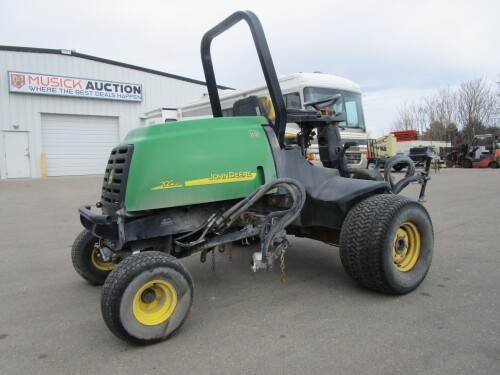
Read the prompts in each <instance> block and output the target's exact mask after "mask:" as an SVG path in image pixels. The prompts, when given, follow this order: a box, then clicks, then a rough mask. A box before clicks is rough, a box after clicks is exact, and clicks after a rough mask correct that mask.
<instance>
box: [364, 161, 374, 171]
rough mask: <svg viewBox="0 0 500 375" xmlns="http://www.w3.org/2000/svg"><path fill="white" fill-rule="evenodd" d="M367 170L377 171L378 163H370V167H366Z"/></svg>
mask: <svg viewBox="0 0 500 375" xmlns="http://www.w3.org/2000/svg"><path fill="white" fill-rule="evenodd" d="M366 169H370V170H374V169H377V163H375V162H374V161H369V162H368V165H367V166H366Z"/></svg>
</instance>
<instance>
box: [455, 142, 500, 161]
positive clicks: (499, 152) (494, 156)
mask: <svg viewBox="0 0 500 375" xmlns="http://www.w3.org/2000/svg"><path fill="white" fill-rule="evenodd" d="M461 164H462V168H494V169H496V168H498V166H499V165H500V143H499V142H498V138H497V135H496V134H482V135H476V136H475V137H474V140H473V141H472V144H471V145H470V146H469V147H468V150H467V152H466V154H465V155H464V156H463V157H462V159H461Z"/></svg>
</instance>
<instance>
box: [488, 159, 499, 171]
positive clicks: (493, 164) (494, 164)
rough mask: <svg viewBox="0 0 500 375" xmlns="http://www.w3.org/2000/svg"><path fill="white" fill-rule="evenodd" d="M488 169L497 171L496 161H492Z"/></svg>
mask: <svg viewBox="0 0 500 375" xmlns="http://www.w3.org/2000/svg"><path fill="white" fill-rule="evenodd" d="M488 167H490V168H492V169H497V168H498V163H497V162H496V161H492V162H491V163H490V164H489V165H488Z"/></svg>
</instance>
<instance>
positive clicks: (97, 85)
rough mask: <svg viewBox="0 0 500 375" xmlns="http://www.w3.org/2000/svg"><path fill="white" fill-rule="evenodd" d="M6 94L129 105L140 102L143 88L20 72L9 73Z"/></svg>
mask: <svg viewBox="0 0 500 375" xmlns="http://www.w3.org/2000/svg"><path fill="white" fill-rule="evenodd" d="M9 91H10V92H15V93H21V94H37V95H58V96H71V97H78V98H94V99H108V100H124V101H129V102H142V95H143V92H142V85H139V84H135V83H121V82H111V81H100V80H96V79H84V78H75V77H62V76H54V75H46V74H37V73H22V72H9Z"/></svg>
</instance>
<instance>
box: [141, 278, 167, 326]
mask: <svg viewBox="0 0 500 375" xmlns="http://www.w3.org/2000/svg"><path fill="white" fill-rule="evenodd" d="M176 306H177V292H176V291H175V288H174V286H173V285H172V284H171V283H169V282H168V281H165V280H153V281H149V282H147V283H146V284H144V285H143V286H142V287H141V288H140V289H139V290H138V291H137V293H135V296H134V302H133V305H132V310H133V313H134V316H135V318H136V319H137V321H138V322H140V323H142V324H144V325H147V326H154V325H157V324H161V323H163V322H165V321H167V320H168V318H170V316H171V315H172V313H173V312H174V310H175V307H176Z"/></svg>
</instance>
